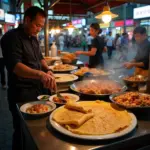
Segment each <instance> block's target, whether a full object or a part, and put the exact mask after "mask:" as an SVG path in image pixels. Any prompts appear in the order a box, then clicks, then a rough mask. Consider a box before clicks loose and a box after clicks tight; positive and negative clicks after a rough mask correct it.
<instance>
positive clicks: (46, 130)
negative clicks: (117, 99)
mask: <svg viewBox="0 0 150 150" xmlns="http://www.w3.org/2000/svg"><path fill="white" fill-rule="evenodd" d="M17 107H18V112H19V114H20V117H21V122H22V132H23V143H24V146H23V147H24V149H25V150H26V149H28V150H30V149H32V150H34V149H39V150H87V149H102V150H105V149H106V150H107V149H108V150H118V149H121V150H127V149H129V150H131V149H132V150H134V149H138V148H141V147H144V146H146V145H149V143H150V115H149V112H150V111H149V110H147V111H144V110H139V111H137V110H136V111H135V112H134V113H135V115H136V116H137V119H138V126H137V127H136V129H135V130H134V131H132V132H131V133H129V134H128V135H126V136H123V137H121V138H117V139H113V140H97V141H90V140H79V139H75V138H71V137H69V136H66V135H63V134H61V133H59V132H58V131H56V130H55V129H53V128H52V126H51V125H50V123H49V120H48V117H44V118H37V119H36V120H33V119H31V118H30V119H29V118H28V120H27V119H26V117H25V116H23V115H22V113H21V112H20V110H19V107H20V104H18V105H17Z"/></svg>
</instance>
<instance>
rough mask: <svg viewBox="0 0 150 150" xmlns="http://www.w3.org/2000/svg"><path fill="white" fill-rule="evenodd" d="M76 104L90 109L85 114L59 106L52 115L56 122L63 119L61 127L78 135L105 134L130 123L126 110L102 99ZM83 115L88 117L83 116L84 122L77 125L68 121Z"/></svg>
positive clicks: (118, 129) (116, 130)
mask: <svg viewBox="0 0 150 150" xmlns="http://www.w3.org/2000/svg"><path fill="white" fill-rule="evenodd" d="M78 104H79V105H80V106H81V107H83V108H84V109H89V110H92V111H90V112H89V113H86V114H85V113H83V112H80V111H75V110H72V109H67V108H65V107H61V108H59V109H58V110H57V111H55V113H54V115H53V119H54V120H55V121H56V122H57V123H59V124H61V125H62V123H61V122H62V121H64V123H63V127H64V128H66V129H67V130H69V131H71V132H72V133H75V134H79V135H105V134H111V133H115V132H119V131H120V130H122V129H124V128H126V127H128V126H129V125H130V124H131V117H130V115H129V114H128V112H127V111H126V110H124V109H121V108H119V107H118V106H116V105H115V104H111V103H107V102H104V101H85V102H78ZM92 114H93V115H92ZM85 115H88V117H85V120H84V122H83V123H81V124H78V126H75V125H74V124H73V125H72V124H71V123H70V122H74V120H76V121H78V120H80V119H81V118H83V117H84V116H85ZM90 115H91V116H90ZM89 116H90V117H89ZM68 122H69V123H68Z"/></svg>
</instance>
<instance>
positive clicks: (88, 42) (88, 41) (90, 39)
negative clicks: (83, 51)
mask: <svg viewBox="0 0 150 150" xmlns="http://www.w3.org/2000/svg"><path fill="white" fill-rule="evenodd" d="M92 39H93V37H92V36H91V35H90V34H88V37H87V45H88V51H89V50H91V45H92Z"/></svg>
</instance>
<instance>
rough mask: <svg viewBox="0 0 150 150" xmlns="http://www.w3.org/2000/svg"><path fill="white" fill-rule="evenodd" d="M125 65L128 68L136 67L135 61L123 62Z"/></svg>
mask: <svg viewBox="0 0 150 150" xmlns="http://www.w3.org/2000/svg"><path fill="white" fill-rule="evenodd" d="M123 66H124V67H125V68H126V69H131V68H133V67H134V65H133V63H131V62H126V63H124V64H123Z"/></svg>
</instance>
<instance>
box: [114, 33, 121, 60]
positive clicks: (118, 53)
mask: <svg viewBox="0 0 150 150" xmlns="http://www.w3.org/2000/svg"><path fill="white" fill-rule="evenodd" d="M114 47H115V49H116V59H117V60H119V58H120V56H121V37H120V34H118V33H117V34H116V37H115V39H114Z"/></svg>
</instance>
